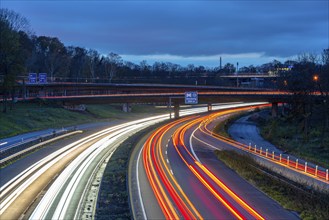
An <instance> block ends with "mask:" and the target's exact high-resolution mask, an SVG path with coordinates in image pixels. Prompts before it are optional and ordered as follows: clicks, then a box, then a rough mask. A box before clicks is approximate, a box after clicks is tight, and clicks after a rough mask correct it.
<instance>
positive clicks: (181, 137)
mask: <svg viewBox="0 0 329 220" xmlns="http://www.w3.org/2000/svg"><path fill="white" fill-rule="evenodd" d="M207 118H209V116H204V117H200V118H198V119H195V120H193V121H191V122H189V123H186V124H185V125H184V126H181V127H180V128H179V129H177V130H176V132H175V134H174V136H173V138H174V140H175V139H176V140H177V141H174V147H175V149H176V151H177V153H178V154H179V156H180V157H181V159H182V160H183V161H184V163H185V164H186V165H187V166H188V167H189V168H190V169H191V168H193V166H192V165H191V164H189V163H188V162H187V160H186V159H185V158H184V156H183V155H182V153H181V152H180V150H179V147H178V144H180V146H182V147H183V148H181V149H185V151H186V152H187V153H188V154H187V155H188V156H189V157H190V158H191V159H192V160H193V161H194V163H195V164H197V165H198V166H199V167H200V168H201V170H202V171H203V172H204V173H205V174H206V176H208V177H210V178H211V179H212V180H213V181H214V182H215V183H216V184H217V185H218V186H219V187H220V188H221V189H222V190H224V191H225V192H226V193H227V194H228V195H229V196H230V197H231V198H233V199H234V201H236V202H237V203H238V204H239V205H240V206H241V207H242V208H243V209H245V210H246V211H247V212H248V213H250V214H251V215H252V216H254V217H255V218H256V219H264V218H263V217H262V216H261V215H260V214H258V213H257V212H256V211H255V210H254V209H252V208H251V207H250V206H249V205H247V204H246V203H245V202H244V201H243V200H242V199H241V198H240V197H238V196H237V195H236V194H235V193H233V191H232V190H230V189H229V188H228V187H227V186H226V185H225V184H223V183H222V182H221V181H220V180H219V179H218V178H217V177H215V176H214V175H213V174H212V173H211V172H210V171H209V170H208V169H207V168H205V167H204V166H203V165H202V164H201V163H199V162H198V161H197V160H196V158H195V157H194V156H193V155H192V154H191V153H190V152H189V150H188V149H187V147H186V145H185V143H184V136H185V132H186V131H187V129H189V128H191V127H192V126H194V125H197V124H199V123H201V122H202V121H204V120H207ZM191 171H192V172H193V173H194V174H195V175H196V173H197V178H198V179H199V180H200V181H201V182H202V183H203V184H204V185H205V186H206V188H207V189H208V190H209V191H210V192H211V193H212V194H213V195H214V196H215V197H216V198H217V199H218V200H219V201H220V202H221V203H222V204H223V205H224V206H225V207H227V208H228V210H230V211H231V212H232V214H233V215H234V216H237V215H238V216H239V218H240V217H241V214H237V212H236V210H235V209H234V206H233V205H232V204H230V203H229V202H228V201H226V200H225V199H224V197H223V196H220V195H219V193H218V192H216V190H215V189H214V187H213V186H212V185H211V183H209V182H207V181H206V180H205V179H204V177H202V174H201V173H200V172H197V171H195V169H194V168H193V169H192V170H191ZM241 218H242V217H241Z"/></svg>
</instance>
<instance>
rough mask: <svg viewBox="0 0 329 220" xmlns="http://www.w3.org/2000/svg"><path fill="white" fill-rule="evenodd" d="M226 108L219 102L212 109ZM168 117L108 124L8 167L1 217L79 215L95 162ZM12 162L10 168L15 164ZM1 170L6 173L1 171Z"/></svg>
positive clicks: (2, 188)
mask: <svg viewBox="0 0 329 220" xmlns="http://www.w3.org/2000/svg"><path fill="white" fill-rule="evenodd" d="M238 105H245V104H243V103H242V104H238ZM225 107H227V106H226V105H219V106H215V107H214V108H215V109H216V108H218V109H221V108H225ZM204 111H207V107H201V108H194V109H193V108H192V109H188V110H184V111H182V112H181V115H186V114H195V113H200V112H204ZM167 119H169V115H160V116H155V117H149V118H145V119H141V120H136V121H132V122H128V123H123V124H118V125H115V126H111V127H109V128H107V129H104V130H102V131H100V132H97V133H94V134H91V135H89V136H87V137H85V138H81V139H79V140H76V141H75V142H73V143H70V144H67V145H65V146H62V147H60V148H59V149H56V150H55V151H52V152H51V153H50V154H43V156H42V157H41V158H40V157H39V159H38V160H36V161H34V162H33V163H30V164H29V165H28V166H25V168H24V169H20V170H19V169H18V170H19V172H17V171H15V169H11V170H12V171H13V174H11V177H10V178H6V180H4V179H5V178H2V181H1V186H0V194H1V196H0V203H1V205H0V218H1V219H19V218H22V217H23V218H27V217H28V216H29V215H30V214H31V213H30V212H31V211H30V209H31V208H32V209H33V210H34V211H33V213H32V214H31V219H42V218H55V219H57V218H64V216H65V218H67V217H69V218H74V217H76V218H80V216H77V215H78V214H79V213H82V212H81V210H79V209H82V208H83V207H81V206H80V205H81V203H83V199H85V198H84V196H85V195H86V194H87V193H86V192H85V191H86V187H84V186H86V185H88V184H87V183H89V182H92V180H91V179H90V176H92V175H91V174H92V173H93V172H94V169H95V168H96V167H97V166H98V164H100V163H101V162H102V161H103V160H105V158H108V157H109V156H110V155H111V153H113V152H114V151H115V149H116V147H117V146H118V145H119V144H120V143H121V142H122V141H124V140H125V139H126V138H128V137H129V136H130V135H132V134H133V133H135V132H137V131H139V130H141V129H143V128H145V127H147V126H150V125H152V124H155V123H158V122H161V121H164V120H167ZM32 155H34V154H32ZM37 158H38V157H37ZM19 162H20V161H17V163H19ZM15 164H16V163H14V164H12V165H10V167H11V168H12V167H15ZM1 173H2V174H3V173H5V172H3V170H2V171H1ZM40 196H41V197H42V199H41V201H40V199H39V198H40ZM35 203H37V204H38V205H34V204H35ZM35 206H36V208H35ZM34 208H35V209H34ZM27 213H29V214H27ZM25 215H26V216H25Z"/></svg>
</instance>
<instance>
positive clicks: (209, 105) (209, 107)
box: [208, 103, 212, 112]
mask: <svg viewBox="0 0 329 220" xmlns="http://www.w3.org/2000/svg"><path fill="white" fill-rule="evenodd" d="M210 111H212V105H211V103H208V112H210Z"/></svg>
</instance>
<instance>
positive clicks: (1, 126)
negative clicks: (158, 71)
mask: <svg viewBox="0 0 329 220" xmlns="http://www.w3.org/2000/svg"><path fill="white" fill-rule="evenodd" d="M86 107H87V110H86V111H85V112H77V111H70V110H67V109H64V108H62V107H61V106H58V105H54V104H49V103H48V104H46V103H16V104H15V106H14V109H13V110H8V112H7V113H3V112H2V111H0V138H5V137H10V136H14V135H17V134H21V133H25V132H30V131H36V130H42V129H48V128H62V127H65V126H72V125H77V124H83V123H91V122H97V121H104V120H113V119H132V118H133V117H136V116H143V115H145V116H146V115H150V112H152V113H160V112H165V111H166V109H158V108H155V107H154V106H151V105H143V106H141V105H136V106H132V112H131V113H125V112H123V111H122V106H121V105H119V104H117V105H113V104H112V105H110V104H101V105H86Z"/></svg>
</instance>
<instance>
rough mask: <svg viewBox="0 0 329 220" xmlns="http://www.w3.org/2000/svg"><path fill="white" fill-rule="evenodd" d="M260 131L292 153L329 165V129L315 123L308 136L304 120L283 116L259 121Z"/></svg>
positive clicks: (319, 163) (264, 136)
mask: <svg viewBox="0 0 329 220" xmlns="http://www.w3.org/2000/svg"><path fill="white" fill-rule="evenodd" d="M258 125H259V128H260V133H261V135H262V136H263V138H265V139H267V140H268V141H270V142H271V143H273V144H274V145H276V146H278V147H279V148H281V149H282V150H285V151H287V152H288V153H290V154H293V155H296V156H297V157H300V158H303V159H305V160H307V161H310V162H313V163H315V164H318V165H321V166H324V167H328V166H329V131H324V133H323V131H322V129H323V128H322V125H320V124H317V123H314V124H313V126H312V128H311V129H310V132H309V135H308V137H307V138H305V137H304V134H303V131H302V122H300V121H298V120H291V119H290V118H286V117H281V118H278V119H275V120H273V119H268V120H266V121H263V122H261V123H258Z"/></svg>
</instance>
